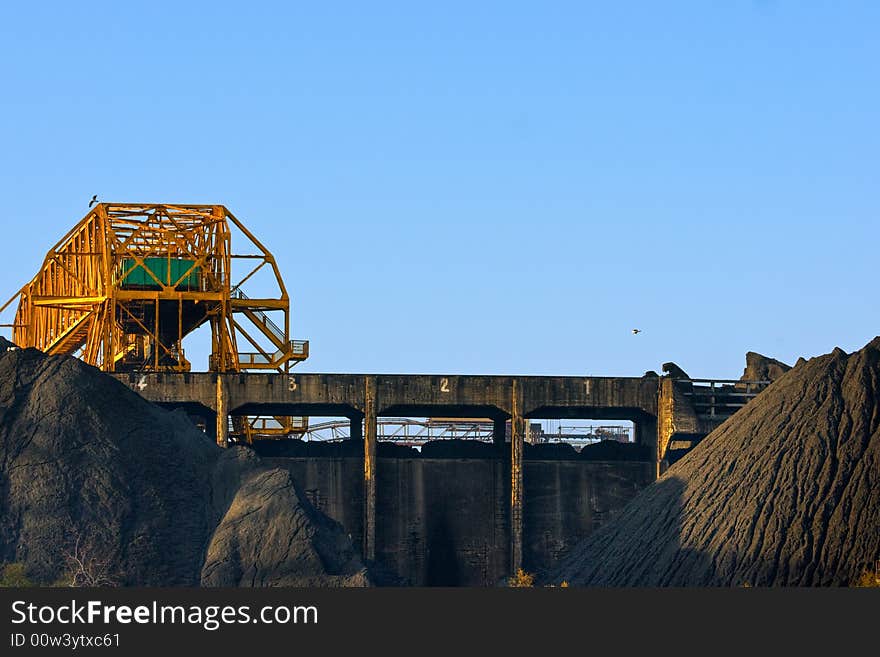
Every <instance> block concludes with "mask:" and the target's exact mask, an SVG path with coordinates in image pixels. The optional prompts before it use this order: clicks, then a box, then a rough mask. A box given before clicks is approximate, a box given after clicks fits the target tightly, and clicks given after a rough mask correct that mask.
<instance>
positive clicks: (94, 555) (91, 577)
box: [56, 534, 118, 587]
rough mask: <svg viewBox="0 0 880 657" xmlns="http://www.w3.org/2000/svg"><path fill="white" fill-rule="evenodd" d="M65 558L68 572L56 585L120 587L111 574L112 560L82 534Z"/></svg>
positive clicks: (77, 537)
mask: <svg viewBox="0 0 880 657" xmlns="http://www.w3.org/2000/svg"><path fill="white" fill-rule="evenodd" d="M64 558H65V560H66V561H67V565H68V572H67V574H66V575H65V576H64V577H62V578H61V579H60V580H59V581H58V582H57V583H56V584H58V585H66V586H76V587H94V586H118V582H117V581H116V578H115V577H114V576H113V575H112V573H111V567H110V558H109V557H108V556H106V554H103V553H102V551H101V550H100V549H99V548H98V547H97V546H96V545H95V543H94V542H93V541H88V540H83V538H82V536H81V535H80V534H77V536H76V542H75V543H74V545H73V548H72V550H69V551H68V552H66V553H65V555H64ZM62 583H64V584H62Z"/></svg>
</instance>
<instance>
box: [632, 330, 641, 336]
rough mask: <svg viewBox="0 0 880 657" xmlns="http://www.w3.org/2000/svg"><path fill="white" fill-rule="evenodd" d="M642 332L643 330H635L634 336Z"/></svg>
mask: <svg viewBox="0 0 880 657" xmlns="http://www.w3.org/2000/svg"><path fill="white" fill-rule="evenodd" d="M641 332H642V329H633V335H638V334H639V333H641Z"/></svg>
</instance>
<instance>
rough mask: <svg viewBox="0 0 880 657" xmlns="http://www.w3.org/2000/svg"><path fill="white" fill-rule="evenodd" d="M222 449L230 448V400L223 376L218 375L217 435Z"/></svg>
mask: <svg viewBox="0 0 880 657" xmlns="http://www.w3.org/2000/svg"><path fill="white" fill-rule="evenodd" d="M215 437H216V439H217V444H218V445H220V447H228V446H229V400H228V399H227V398H226V390H225V386H224V384H223V375H222V374H218V375H217V430H216V433H215Z"/></svg>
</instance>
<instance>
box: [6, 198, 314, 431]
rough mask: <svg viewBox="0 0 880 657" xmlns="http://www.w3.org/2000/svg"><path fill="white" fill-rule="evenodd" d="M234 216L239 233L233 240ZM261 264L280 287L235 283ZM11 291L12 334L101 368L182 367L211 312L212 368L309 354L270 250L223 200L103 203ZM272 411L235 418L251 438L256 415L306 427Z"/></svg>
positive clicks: (284, 362)
mask: <svg viewBox="0 0 880 657" xmlns="http://www.w3.org/2000/svg"><path fill="white" fill-rule="evenodd" d="M233 227H234V228H236V229H237V230H238V232H239V233H240V234H241V235H242V236H243V237H244V239H243V240H242V242H243V243H242V244H235V245H233V244H232V239H231V236H232V228H233ZM242 248H244V249H245V250H241V249H242ZM234 264H235V266H234ZM242 264H244V265H245V266H244V267H241V265H242ZM240 267H241V269H242V272H243V275H241V276H240V277H239V275H238V271H239V268H240ZM264 269H268V270H269V271H270V272H271V275H272V276H271V277H270V278H272V279H273V280H274V285H275V287H276V294H277V296H271V297H265V295H261V298H249V297H248V296H247V295H246V294H245V293H244V291H243V289H242V285H244V284H245V283H247V282H248V281H250V280H251V279H252V277H254V276H255V275H256V274H257V273H258V272H260V271H261V270H264ZM233 270H235V272H236V279H235V280H234V279H233ZM16 300H17V301H18V308H17V311H16V314H15V320H14V323H13V324H12V325H11V327H12V330H13V331H12V332H13V342H15V343H16V344H17V345H18V346H20V347H36V348H37V349H40V350H41V351H44V352H45V353H47V354H70V355H76V356H79V357H81V358H82V359H83V360H84V361H86V362H87V363H89V364H91V365H94V366H96V367H98V368H100V369H101V370H103V371H105V372H129V371H138V372H162V371H173V372H186V371H189V370H190V369H191V365H190V363H189V361H188V360H187V359H186V357H185V355H184V349H183V340H184V338H185V337H186V336H187V335H189V334H190V333H192V332H193V331H195V330H196V329H198V328H199V327H201V326H203V325H206V324H208V325H210V327H211V356H210V360H209V368H208V369H209V370H210V371H214V372H241V371H248V370H277V371H279V372H287V371H289V369H290V368H291V367H292V366H293V365H295V364H296V363H298V362H300V361H302V360H305V359H306V358H308V355H309V343H308V342H307V341H303V340H292V339H291V338H290V298H289V296H288V294H287V289H286V288H285V286H284V281H283V280H282V278H281V274H280V272H279V270H278V265H277V263H276V262H275V258H274V257H273V256H272V254H271V253H270V252H269V251H268V250H267V249H266V248H265V247H264V246H263V245H262V244H261V243H260V242H259V240H257V238H256V237H254V235H253V234H252V233H251V232H250V231H249V230H248V229H247V228H246V227H245V226H244V225H243V224H242V223H241V222H240V221H239V220H238V219H237V218H236V217H235V215H233V214H232V213H231V212H230V211H229V210H228V209H227V208H226V207H224V206H222V205H170V204H136V203H134V204H133V203H98V204H97V205H95V206H94V207H93V208H91V210H90V211H89V213H88V214H87V215H86V216H85V217H84V218H83V219H82V220H81V221H80V222H79V223H77V224H76V226H74V227H73V228H72V229H71V230H70V232H68V233H67V234H66V235H65V236H64V237H63V238H62V239H61V240H60V241H59V242H58V243H57V244H56V245H55V246H54V247H53V248H52V249H51V250H50V251H49V253H48V254H47V255H46V258H45V260H44V262H43V265H42V267H41V268H40V271H39V272H38V273H37V275H36V276H34V278H33V279H32V280H31V281H30V282H29V283H27V284H26V285H25V286H24V287H22V288H21V289H20V290H19V291H18V292H17V293H16V294H15V295H14V296H13V297H12V298H11V299H10V300H9V301H8V302H6V304H4V305H3V306H2V307H0V313H2V312H3V311H4V310H6V308H8V307H9V306H10V305H11V304H12V303H13V302H15V301H16ZM270 313H272V314H274V315H276V316H279V315H280V317H277V318H278V319H279V321H278V322H276V321H273V320H272V318H271V317H270ZM7 326H10V325H7ZM240 345H244V346H245V348H244V349H240ZM276 420H277V421H276V422H274V423H268V424H267V422H266V421H265V419H263V420H262V421H257V420H256V419H253V420H248V421H244V420H243V419H241V420H239V421H238V422H237V423H236V425H237V426H236V431H237V432H238V433H240V434H244V436H245V439H247V440H250V439H252V437H253V434H254V431H255V430H256V428H257V427H258V426H259V427H260V431H259V433H261V434H263V435H273V434H275V435H283V434H287V433H295V432H299V431H302V430H303V429H304V424H303V423H301V422H299V423H298V422H295V421H294V419H293V418H277V419H276ZM270 424H271V426H269V425H270Z"/></svg>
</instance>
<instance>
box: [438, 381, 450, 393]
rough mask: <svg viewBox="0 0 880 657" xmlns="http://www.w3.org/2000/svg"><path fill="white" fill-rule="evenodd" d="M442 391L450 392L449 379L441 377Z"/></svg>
mask: <svg viewBox="0 0 880 657" xmlns="http://www.w3.org/2000/svg"><path fill="white" fill-rule="evenodd" d="M440 392H449V379H440Z"/></svg>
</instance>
